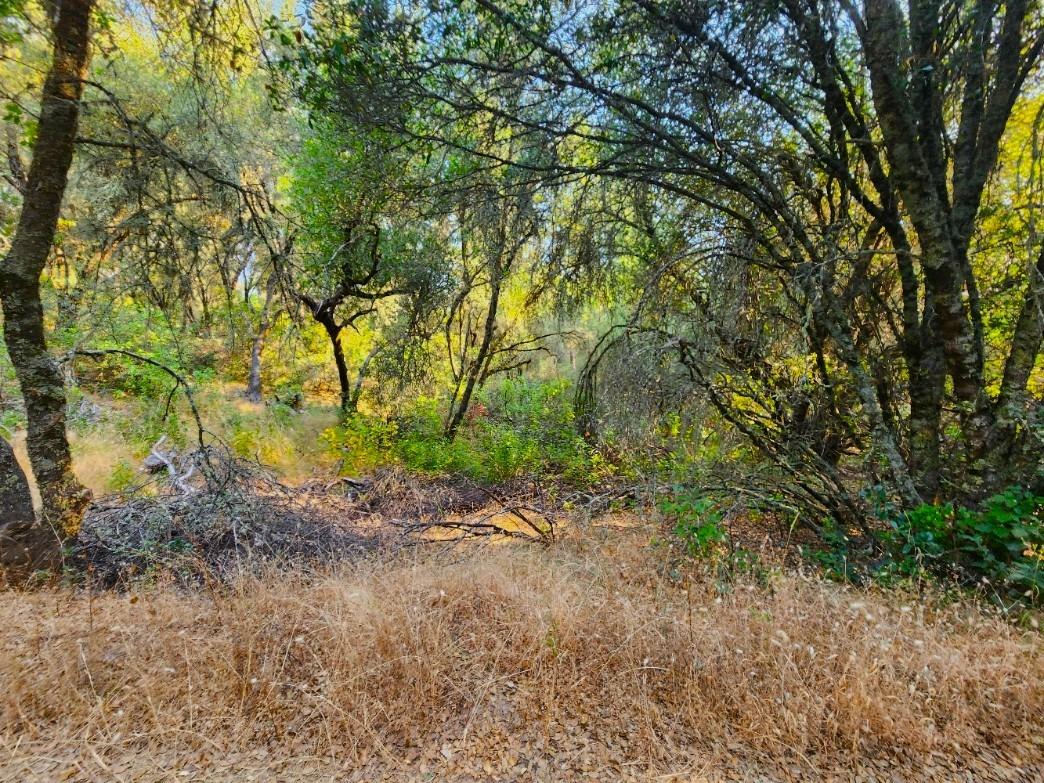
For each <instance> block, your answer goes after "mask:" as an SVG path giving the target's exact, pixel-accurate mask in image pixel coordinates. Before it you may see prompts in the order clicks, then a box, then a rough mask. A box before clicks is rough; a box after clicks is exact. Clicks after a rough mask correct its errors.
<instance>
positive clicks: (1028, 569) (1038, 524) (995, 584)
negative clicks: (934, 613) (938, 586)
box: [884, 487, 1044, 603]
mask: <svg viewBox="0 0 1044 783" xmlns="http://www.w3.org/2000/svg"><path fill="white" fill-rule="evenodd" d="M891 522H892V524H891V529H890V530H889V531H888V533H887V534H886V535H885V537H884V541H885V544H886V546H887V547H888V550H889V554H890V560H889V562H888V563H887V565H886V569H887V571H889V572H892V573H898V574H903V575H915V574H917V573H919V572H922V571H923V572H929V573H933V574H937V575H945V576H953V575H956V576H957V577H958V579H959V580H960V581H962V582H963V583H965V584H972V583H980V584H982V585H984V586H987V587H988V588H989V589H990V592H991V593H993V594H995V595H996V596H997V597H999V598H1003V599H1008V600H1011V599H1019V600H1021V601H1025V602H1029V603H1038V602H1040V600H1041V598H1042V597H1044V497H1041V496H1039V495H1034V494H1032V493H1030V492H1029V491H1027V490H1025V489H1023V488H1021V487H1013V488H1011V489H1008V490H1007V491H1005V492H1003V493H1001V494H999V495H994V496H993V497H991V498H989V499H988V500H986V501H985V503H983V504H982V507H981V508H978V509H969V508H963V507H959V506H953V505H934V504H925V505H921V506H918V507H917V508H914V509H912V510H910V511H908V512H906V513H903V514H900V515H898V516H896V517H894V518H893V519H892V520H891Z"/></svg>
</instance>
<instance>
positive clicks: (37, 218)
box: [0, 0, 94, 560]
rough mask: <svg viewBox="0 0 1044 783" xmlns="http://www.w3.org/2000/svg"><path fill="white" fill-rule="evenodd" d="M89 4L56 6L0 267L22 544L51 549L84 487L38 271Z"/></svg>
mask: <svg viewBox="0 0 1044 783" xmlns="http://www.w3.org/2000/svg"><path fill="white" fill-rule="evenodd" d="M93 6H94V2H93V0H63V2H61V3H60V4H57V5H56V6H55V14H56V16H55V18H54V20H53V21H54V51H53V59H52V61H51V67H50V70H49V72H48V74H47V78H46V81H45V82H44V88H43V96H42V99H41V102H40V117H39V125H38V131H37V138H36V143H35V144H34V146H33V159H32V164H31V166H30V168H29V174H28V176H27V178H26V188H25V195H24V200H23V203H22V212H21V215H20V216H19V220H18V226H17V228H16V230H15V234H14V238H13V240H12V243H11V250H10V252H9V253H8V255H7V258H6V259H4V262H3V265H2V266H0V299H2V304H3V313H4V341H5V343H6V345H7V351H8V353H9V355H10V357H11V363H12V364H13V365H14V369H15V372H16V374H17V377H18V384H19V386H20V387H21V391H22V397H23V399H24V400H25V408H26V415H27V418H28V439H27V445H28V450H29V460H30V463H31V465H32V470H33V474H34V476H35V478H36V483H37V486H38V487H39V489H40V496H41V499H42V501H43V518H42V520H40V521H39V523H38V524H41V525H43V528H42V533H43V534H40V533H41V531H37V530H35V529H34V528H35V525H34V526H30V529H25V530H23V531H22V532H23V533H24V534H25V536H26V537H25V540H24V544H25V545H26V546H32V547H38V546H45V547H46V548H48V549H52V550H54V552H55V553H56V552H57V545H58V543H59V541H60V539H61V538H64V537H66V536H69V535H72V534H75V532H76V531H77V530H78V528H79V523H80V519H81V517H82V515H83V511H84V509H85V508H86V506H87V503H88V502H89V501H90V492H89V491H88V490H87V489H86V488H84V487H83V486H82V485H81V484H80V482H79V481H78V480H77V479H76V476H75V475H74V474H73V471H72V458H71V455H70V452H69V441H68V438H67V436H66V430H65V405H66V399H65V384H64V379H63V377H62V373H61V370H60V368H59V366H58V365H57V363H56V362H55V361H54V359H53V357H52V356H51V355H50V353H49V352H48V350H47V342H46V340H45V338H44V331H45V330H44V313H43V303H42V302H41V300H40V276H41V275H42V273H43V270H44V265H45V264H46V262H47V257H48V255H49V254H50V253H51V250H52V246H53V244H54V237H55V231H56V229H57V225H58V216H59V211H60V209H61V205H62V198H63V197H64V195H65V187H66V182H67V180H68V175H69V167H70V166H71V165H72V158H73V152H74V150H75V147H76V132H77V125H78V121H79V110H80V98H81V96H82V94H83V79H84V76H85V74H86V70H87V63H88V59H89V56H90V51H89V43H90V42H89V37H90V15H91V10H92V8H93ZM52 531H53V532H52ZM45 554H46V553H44V552H33V559H34V560H38V559H46V558H45V557H44V555H45Z"/></svg>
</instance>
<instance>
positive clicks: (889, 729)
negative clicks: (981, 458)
mask: <svg viewBox="0 0 1044 783" xmlns="http://www.w3.org/2000/svg"><path fill="white" fill-rule="evenodd" d="M422 494H423V495H424V496H425V497H427V496H428V495H430V492H426V493H422ZM458 500H460V499H459V498H458ZM465 500H466V498H465ZM473 501H474V505H476V506H478V505H480V504H479V499H478V498H475V499H473ZM380 510H382V511H383V512H384V513H385V514H386V515H387V517H388V519H389V520H391V519H392V517H394V516H395V514H394V513H393V510H394V507H393V506H385V507H383V509H380ZM501 510H503V509H501ZM471 513H474V514H480V516H479V517H476V518H479V519H487V518H489V517H488V516H487V515H485V514H483V513H482V509H474V510H473V511H472V512H471ZM508 516H510V514H508ZM353 524H355V525H363V526H369V529H371V530H372V529H373V525H374V524H375V523H374V517H372V516H371V517H367V518H366V519H365V520H356V521H355V522H353ZM389 524H391V523H390V522H389ZM395 532H396V535H399V534H400V533H401V530H400V529H398V528H396V530H395ZM430 539H431V536H430V535H427V537H426V538H423V539H417V538H416V536H414V540H413V541H412V543H411V545H396V546H373V547H368V548H360V549H359V552H358V554H357V556H356V557H355V558H354V559H352V560H348V561H345V562H341V563H339V564H335V565H327V566H324V567H322V568H316V567H310V568H303V567H297V568H293V569H287V568H285V567H284V568H282V569H277V568H275V567H270V568H268V569H267V570H266V569H262V571H261V572H257V573H253V574H252V575H244V576H241V577H239V578H235V579H232V580H227V579H225V580H213V581H209V582H208V581H206V580H204V581H203V582H201V583H200V584H196V585H185V584H184V583H179V582H176V581H167V580H165V579H164V578H162V577H160V576H158V575H157V576H156V577H155V578H152V579H150V580H144V581H143V580H138V581H135V582H133V583H132V586H130V587H128V586H126V585H124V586H123V587H122V588H120V589H118V590H114V589H107V590H85V589H82V588H80V589H75V590H74V589H72V588H53V589H43V590H36V591H32V592H19V591H6V592H5V593H4V594H3V600H2V601H0V628H2V629H3V630H2V632H0V681H2V682H3V684H4V687H3V689H2V691H0V710H2V713H0V714H2V722H0V780H3V781H27V782H29V781H63V780H66V781H243V780H256V781H284V782H285V783H298V782H300V781H379V780H386V781H455V782H464V781H573V780H577V781H580V780H583V781H609V780H614V781H615V780H634V781H693V782H695V781H719V780H720V781H725V780H730V781H799V780H800V781H820V780H837V781H865V782H869V781H888V783H894V781H1039V780H1044V765H1042V763H1041V759H1042V758H1044V736H1042V735H1044V720H1042V717H1044V655H1042V654H1041V652H1042V651H1041V643H1040V636H1039V634H1038V633H1035V632H1028V631H1024V630H1020V629H1018V628H1015V627H1013V626H1012V625H1011V624H1008V623H1005V622H1003V621H1002V620H1001V619H999V618H997V617H993V616H990V615H989V614H988V613H986V612H984V611H983V610H982V609H981V607H977V606H975V605H973V604H971V603H966V602H964V601H954V600H952V599H947V598H945V597H943V596H940V595H936V594H933V593H931V592H927V593H922V594H919V595H915V594H903V593H898V592H895V591H890V592H883V591H876V590H859V589H856V588H854V587H851V586H841V585H837V584H832V583H828V582H824V581H821V580H820V579H818V578H816V577H814V576H811V575H809V574H805V573H802V572H801V571H800V570H799V569H794V568H773V567H767V568H766V569H765V570H763V571H761V572H759V573H758V574H755V575H754V576H750V577H745V576H739V575H736V574H727V575H722V574H721V573H718V572H714V571H713V570H712V569H708V568H706V567H704V566H702V565H701V564H699V563H689V562H687V561H685V560H684V559H682V558H678V557H676V556H675V555H673V554H672V551H671V549H670V546H669V545H668V544H667V543H665V541H664V537H663V533H662V531H660V530H659V529H658V528H657V527H656V526H655V525H651V524H649V523H647V522H646V521H645V520H644V519H643V518H641V517H638V516H635V515H633V514H623V515H621V514H616V515H609V516H605V517H602V518H600V519H596V520H595V521H594V522H593V523H590V524H574V525H571V526H564V527H563V528H561V529H560V530H559V534H558V536H557V539H556V541H555V542H554V543H547V542H545V544H544V545H541V544H538V543H534V542H532V541H530V542H524V541H520V540H517V539H510V538H504V537H496V538H482V539H470V540H469V541H467V542H456V543H452V542H446V541H432V540H430ZM420 540H423V541H424V543H419V541H420ZM400 543H401V541H400ZM771 556H772V555H771V553H765V558H766V564H767V565H768V563H769V560H770V559H771Z"/></svg>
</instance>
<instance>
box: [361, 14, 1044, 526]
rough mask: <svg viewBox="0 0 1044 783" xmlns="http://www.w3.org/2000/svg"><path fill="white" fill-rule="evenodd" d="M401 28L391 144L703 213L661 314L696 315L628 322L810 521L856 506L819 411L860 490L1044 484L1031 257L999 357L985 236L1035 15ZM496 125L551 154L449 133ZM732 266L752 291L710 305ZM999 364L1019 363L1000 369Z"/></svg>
mask: <svg viewBox="0 0 1044 783" xmlns="http://www.w3.org/2000/svg"><path fill="white" fill-rule="evenodd" d="M386 27H387V35H388V37H389V38H393V39H395V40H401V41H405V42H411V43H403V44H401V45H399V46H396V45H394V44H389V45H387V46H386V47H384V48H383V49H381V50H380V51H381V52H382V53H384V54H385V55H387V53H388V52H392V53H398V59H397V60H395V62H396V64H397V65H396V68H394V69H393V68H388V67H387V66H386V63H385V62H384V61H382V66H384V67H383V70H382V71H381V73H383V74H384V75H385V77H386V79H387V80H388V81H389V83H391V84H393V85H394V89H395V90H397V91H399V92H400V93H402V92H405V91H411V92H410V94H411V95H412V96H413V97H414V99H415V101H416V106H417V107H418V108H417V110H416V112H415V113H414V114H413V115H412V116H411V117H410V119H409V120H408V121H407V122H403V123H400V125H401V126H403V127H401V128H400V131H401V132H406V133H413V134H414V135H416V136H420V137H424V138H427V139H429V140H436V139H437V140H438V141H439V142H441V143H443V144H445V145H447V146H450V147H452V148H454V149H460V148H461V147H462V146H463V147H466V150H467V152H468V153H469V154H474V155H476V156H479V157H481V158H482V159H484V160H487V161H488V162H489V163H490V164H491V165H502V166H511V167H515V168H518V169H520V170H522V171H526V172H528V173H529V175H530V176H532V177H540V178H542V179H543V180H544V181H545V182H546V183H561V182H563V181H569V180H571V179H575V178H577V177H582V176H589V175H597V176H600V177H609V178H613V179H619V180H623V181H631V182H637V183H641V184H644V185H646V186H649V187H652V188H654V189H656V190H658V191H661V192H663V193H665V194H670V195H672V196H673V197H674V198H676V199H681V200H684V201H686V202H688V203H689V204H690V205H691V206H692V217H691V219H690V232H689V241H690V246H691V248H692V251H693V252H694V253H696V252H700V253H701V255H702V256H703V257H704V258H705V260H706V262H705V263H703V264H700V265H690V267H689V270H690V271H689V272H688V273H687V277H688V280H689V282H690V283H691V284H692V290H693V293H694V294H695V295H696V296H695V298H694V299H691V300H690V301H689V302H688V303H686V309H687V310H688V313H689V316H688V317H686V318H684V319H682V320H679V319H678V318H675V317H668V318H664V315H669V316H674V315H681V314H682V313H678V312H677V310H676V309H675V308H676V305H677V303H678V301H679V300H678V298H677V297H675V296H672V297H669V298H662V297H661V298H659V300H658V302H659V312H656V310H654V309H653V308H652V307H651V306H650V305H651V304H652V302H650V301H646V302H645V303H644V305H643V309H644V312H645V313H646V315H647V318H651V319H654V320H655V321H656V324H655V326H651V325H650V326H647V327H643V326H642V324H641V323H637V324H636V328H648V329H649V330H650V331H649V333H650V334H659V335H660V337H661V339H662V340H663V341H664V343H665V344H669V345H673V346H674V347H675V349H676V355H677V357H678V361H679V362H681V363H682V364H683V365H685V366H686V367H688V368H689V369H690V370H691V373H692V380H693V382H694V383H695V384H696V385H697V386H698V387H699V388H700V389H701V390H702V393H703V394H705V395H707V397H708V399H709V400H711V401H712V402H714V403H715V405H716V406H717V407H718V409H719V413H720V414H721V415H722V416H723V417H724V418H726V419H728V420H729V421H731V422H733V424H734V425H735V426H736V427H737V428H739V429H740V430H741V431H743V432H744V433H745V434H746V435H747V436H748V437H749V438H750V440H751V442H752V443H754V444H755V445H757V447H758V448H759V449H761V450H762V452H763V453H764V454H765V455H766V456H768V457H769V458H770V459H771V460H772V461H773V462H774V463H775V464H776V465H777V466H779V467H780V469H781V470H783V471H784V472H785V473H786V474H787V475H788V476H790V477H792V478H794V479H795V480H797V478H798V477H800V482H801V483H802V484H804V486H805V488H806V490H807V492H806V494H807V496H808V500H809V502H811V503H813V505H815V506H816V507H817V508H819V509H823V508H824V507H825V508H826V510H827V511H829V513H832V514H834V515H835V516H842V515H843V516H845V517H846V518H852V517H857V516H860V515H862V514H864V513H865V504H864V503H863V501H862V500H861V499H860V497H859V496H858V489H859V487H857V486H853V484H852V482H850V481H848V480H846V479H845V473H846V472H847V468H846V467H845V465H842V464H839V463H838V461H837V458H838V457H839V456H840V454H839V453H837V452H836V450H834V451H835V453H834V454H833V455H830V454H826V455H825V454H824V453H822V452H820V451H819V450H818V449H815V448H807V449H806V448H801V449H798V450H795V449H794V448H793V447H792V446H791V444H790V443H789V442H788V441H790V439H791V438H790V434H791V433H792V432H793V431H794V427H798V428H799V429H800V428H804V427H805V424H802V423H801V422H803V421H807V418H808V415H809V413H814V414H815V418H816V420H817V424H816V427H817V428H818V430H815V429H814V430H810V432H815V431H821V432H824V434H828V435H829V437H830V438H832V439H835V440H837V441H838V442H847V443H848V446H847V447H846V449H844V450H843V452H842V453H846V454H847V457H846V460H845V462H846V463H848V464H850V463H852V462H853V461H858V462H859V463H861V465H860V472H861V474H862V476H863V480H864V482H865V484H864V486H866V485H872V484H881V485H883V486H884V487H886V489H887V494H889V495H890V496H891V497H892V498H894V499H896V500H898V501H899V502H900V503H901V504H903V505H907V506H911V505H916V504H918V503H920V502H922V501H925V500H933V499H936V498H954V499H962V500H975V499H977V498H981V497H983V496H984V495H985V494H988V493H990V492H993V491H995V490H997V489H998V488H999V487H1001V486H1003V485H1004V484H1006V483H1009V482H1023V483H1030V482H1034V481H1036V482H1039V481H1040V480H1041V476H1040V474H1039V469H1038V466H1039V464H1040V460H1039V456H1040V453H1041V443H1040V440H1039V432H1035V429H1034V426H1035V425H1033V423H1032V422H1033V421H1034V417H1035V416H1038V415H1039V413H1038V411H1039V401H1034V400H1031V399H1027V397H1026V395H1025V394H1024V390H1025V383H1026V379H1027V378H1028V377H1029V375H1030V372H1031V370H1032V367H1033V366H1034V364H1035V363H1036V362H1037V361H1038V360H1039V356H1040V345H1041V328H1040V323H1039V318H1038V317H1037V316H1036V315H1035V313H1037V312H1039V310H1038V309H1036V308H1038V307H1039V295H1038V292H1039V272H1038V271H1037V258H1038V254H1037V252H1034V253H1033V254H1032V255H1031V258H1030V259H1029V262H1028V263H1026V264H1025V266H1024V267H1023V270H1022V274H1021V282H1020V285H1021V287H1022V288H1023V290H1025V291H1026V292H1027V295H1026V297H1025V300H1024V303H1023V307H1022V313H1023V315H1020V316H1019V317H1018V318H1017V319H1015V325H1014V331H1013V332H1011V333H1009V334H1006V335H1004V336H1003V339H1002V340H1001V341H1000V342H998V343H996V344H994V345H990V346H987V345H986V344H985V338H984V326H983V322H984V314H983V309H984V307H986V306H989V305H990V301H989V297H990V296H991V295H992V293H993V292H990V291H983V290H981V289H982V285H981V282H982V280H983V269H982V265H983V264H984V263H988V259H987V256H986V255H985V254H982V253H980V252H979V248H978V239H977V236H978V231H979V228H980V226H981V221H982V216H983V204H984V199H986V198H988V193H987V189H986V184H987V182H988V181H989V179H990V177H991V176H993V175H994V174H995V173H996V170H997V165H998V153H999V149H1000V144H1001V141H1002V139H1003V137H1004V133H1005V129H1006V127H1007V125H1008V120H1009V117H1010V116H1011V112H1012V110H1013V107H1014V106H1015V105H1016V103H1017V102H1018V101H1019V100H1020V96H1023V95H1024V94H1025V92H1026V85H1027V83H1028V80H1029V79H1030V77H1031V76H1032V75H1033V74H1035V73H1036V72H1037V69H1038V66H1039V60H1040V55H1041V49H1042V47H1044V29H1042V27H1041V19H1040V14H1039V9H1038V7H1037V6H1036V5H1035V4H1033V3H1029V2H1023V1H1022V0H1016V1H1015V2H1009V3H1005V4H1003V5H998V4H994V3H991V2H986V1H985V0H984V1H983V2H976V3H970V4H969V3H964V2H958V1H957V0H953V1H952V2H949V1H944V2H919V1H918V2H911V3H909V4H907V5H900V4H899V3H898V2H896V1H895V0H867V1H866V2H865V4H864V5H863V7H862V8H861V9H859V8H856V7H855V6H854V5H852V4H845V3H812V2H804V1H803V0H786V1H785V2H782V3H745V4H743V5H742V6H735V5H734V4H722V3H717V2H697V3H691V2H669V1H668V2H653V1H652V0H649V1H648V2H646V1H644V0H643V1H642V2H638V3H633V4H632V3H620V4H613V5H612V6H605V5H602V4H598V3H588V4H584V3H581V4H579V5H578V4H576V3H568V4H547V5H542V6H536V7H534V6H532V5H530V4H526V3H514V2H507V1H506V0H476V2H475V3H474V4H473V5H472V4H467V5H463V6H454V7H443V6H439V7H438V9H437V13H435V14H424V13H421V12H420V11H419V10H417V9H415V8H413V7H407V8H406V9H405V10H404V11H403V13H402V14H401V15H400V16H399V17H397V18H395V19H394V20H392V21H390V22H389V23H388V24H387V25H386ZM402 30H406V31H408V32H405V33H403V32H401V31H402ZM436 31H441V32H440V33H439V34H436ZM396 36H397V38H396ZM416 42H427V44H426V45H424V44H421V43H416ZM505 53H510V57H507V56H505ZM376 72H377V71H375V70H371V71H368V72H367V73H368V74H373V73H376ZM346 78H350V74H349V75H346ZM519 79H521V80H522V84H521V86H520V84H519ZM392 89H393V88H391V87H388V86H385V87H384V90H385V91H391V90H392ZM519 94H521V95H523V96H524V100H518V99H517V98H516V96H517V95H519ZM485 116H495V117H499V118H502V119H503V120H504V121H505V122H507V123H509V124H510V127H511V128H512V130H511V134H512V138H513V140H514V141H515V144H516V147H518V148H522V149H524V148H525V145H526V143H527V142H530V143H544V144H547V146H548V148H549V149H553V150H554V151H555V153H554V154H553V155H546V156H544V157H543V158H541V159H536V160H534V159H526V158H525V157H524V156H522V155H518V154H515V153H510V152H505V150H504V148H503V147H489V146H486V147H483V146H482V145H480V144H471V145H469V144H468V141H467V139H462V137H461V135H460V134H459V133H457V132H456V128H458V127H460V124H461V122H462V121H463V119H462V118H466V117H485ZM407 126H408V127H407ZM447 129H449V130H447ZM728 270H735V271H736V274H737V276H736V277H735V281H736V284H737V285H739V286H740V288H738V289H736V290H737V294H738V296H737V298H736V299H734V300H733V302H734V306H733V308H732V310H731V312H721V311H718V312H713V311H712V310H709V309H708V308H707V307H705V306H704V305H705V304H706V303H707V302H713V301H714V298H713V297H714V292H715V287H716V286H720V285H721V284H723V283H724V282H725V278H723V277H722V275H723V274H729V275H731V274H733V273H732V272H729V271H728ZM650 271H653V270H650ZM656 274H657V275H659V278H658V279H662V271H657V272H656ZM652 301H653V302H655V301H657V300H652ZM697 316H698V317H697ZM646 323H648V320H647V321H646ZM675 327H677V329H675ZM989 351H997V352H1002V353H1003V354H1004V355H1005V356H1006V360H1005V361H1004V362H1003V365H1004V366H1005V367H1007V368H1010V371H1009V370H1006V371H1005V372H1004V373H1003V374H1002V375H1001V376H1000V377H996V376H994V377H988V376H987V371H986V367H987V364H986V356H987V353H988V352H989ZM806 357H807V358H808V361H807V362H806V360H805V359H806ZM806 365H807V368H808V369H807V371H806V369H805V367H806ZM799 378H802V379H808V378H814V379H815V382H814V383H813V384H808V383H806V382H805V381H801V382H800V383H799V382H798V379H799ZM993 389H996V391H992V390H993ZM1014 401H1017V402H1014ZM846 402H847V404H845V403H846ZM848 410H851V411H853V412H854V413H855V415H854V416H852V415H849V414H848V413H847V411H848ZM1001 419H1004V421H1007V422H1019V423H1017V424H1014V425H1012V424H1004V423H1002V421H1001ZM784 424H785V426H784ZM1036 426H1038V427H1039V425H1036ZM824 427H825V428H826V429H825V430H824V429H823V428H824ZM944 453H946V454H947V455H949V458H948V459H946V460H943V459H942V455H943V454H944ZM838 494H840V496H841V500H837V499H835V496H837V495H838Z"/></svg>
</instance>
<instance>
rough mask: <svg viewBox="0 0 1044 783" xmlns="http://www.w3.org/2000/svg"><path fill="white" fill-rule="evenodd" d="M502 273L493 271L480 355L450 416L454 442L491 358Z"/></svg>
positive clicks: (449, 435)
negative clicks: (487, 359)
mask: <svg viewBox="0 0 1044 783" xmlns="http://www.w3.org/2000/svg"><path fill="white" fill-rule="evenodd" d="M502 276H503V275H502V273H501V271H500V270H496V269H495V270H494V271H493V279H492V280H491V281H490V290H489V308H488V309H487V310H486V323H485V326H484V327H483V330H482V342H481V343H480V344H479V349H478V354H476V356H475V359H474V361H472V362H471V364H470V365H469V366H468V379H467V383H465V384H464V392H463V394H461V395H460V402H459V403H457V407H456V409H455V410H453V411H452V414H451V415H450V420H449V423H448V424H447V425H446V437H447V438H449V439H450V440H453V439H454V438H455V437H456V436H457V430H458V429H460V424H461V422H462V421H464V415H465V414H466V413H467V412H468V406H469V405H470V404H471V395H472V394H474V392H475V386H476V385H477V384H478V381H479V378H480V377H481V376H482V372H483V368H484V367H485V366H486V358H487V357H488V356H489V349H490V346H492V344H493V334H494V332H495V331H496V326H497V310H498V309H499V306H500V286H501V278H502Z"/></svg>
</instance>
